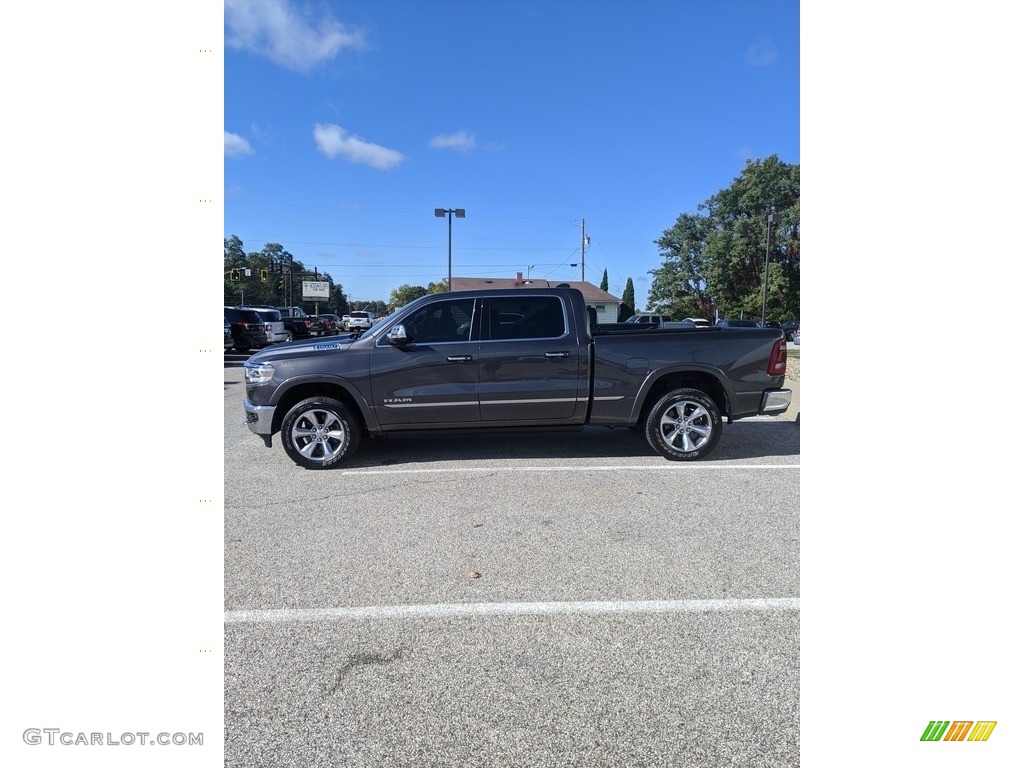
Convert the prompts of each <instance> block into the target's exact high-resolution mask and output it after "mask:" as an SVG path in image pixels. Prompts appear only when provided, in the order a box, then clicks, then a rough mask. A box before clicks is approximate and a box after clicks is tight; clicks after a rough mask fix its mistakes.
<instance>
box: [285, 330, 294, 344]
mask: <svg viewBox="0 0 1024 768" xmlns="http://www.w3.org/2000/svg"><path fill="white" fill-rule="evenodd" d="M284 340H285V342H286V343H287V342H289V341H295V337H294V336H292V332H291V331H285V332H284Z"/></svg>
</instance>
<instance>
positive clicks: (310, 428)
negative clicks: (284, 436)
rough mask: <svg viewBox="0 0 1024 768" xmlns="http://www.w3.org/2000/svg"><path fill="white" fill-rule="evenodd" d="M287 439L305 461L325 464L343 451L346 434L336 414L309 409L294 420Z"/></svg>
mask: <svg viewBox="0 0 1024 768" xmlns="http://www.w3.org/2000/svg"><path fill="white" fill-rule="evenodd" d="M288 438H289V439H290V440H291V442H292V445H293V446H294V447H295V450H296V451H298V453H299V454H301V455H302V456H303V457H305V458H306V459H309V460H311V461H315V462H326V461H329V460H330V459H332V458H334V456H335V455H336V454H337V453H338V452H339V451H344V449H345V444H346V442H347V441H348V433H347V431H346V426H345V423H344V422H343V421H342V420H341V419H339V418H338V415H337V414H336V413H333V412H332V411H329V410H327V409H324V408H310V409H309V410H307V411H305V412H304V413H303V414H302V415H300V416H299V417H298V418H297V419H296V420H295V423H294V424H293V425H292V428H291V432H290V433H289V435H288Z"/></svg>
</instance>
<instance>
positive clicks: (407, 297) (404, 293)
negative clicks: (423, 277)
mask: <svg viewBox="0 0 1024 768" xmlns="http://www.w3.org/2000/svg"><path fill="white" fill-rule="evenodd" d="M427 293H428V291H427V289H426V288H424V287H423V286H422V285H408V284H403V285H400V286H398V287H397V288H395V289H394V290H393V291H391V296H390V298H389V299H388V309H387V311H388V312H394V311H395V310H396V309H398V308H399V307H404V306H405V305H406V304H408V303H409V302H410V301H413V300H415V299H418V298H419V297H420V296H426V295H427Z"/></svg>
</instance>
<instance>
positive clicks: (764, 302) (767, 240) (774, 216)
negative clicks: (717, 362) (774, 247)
mask: <svg viewBox="0 0 1024 768" xmlns="http://www.w3.org/2000/svg"><path fill="white" fill-rule="evenodd" d="M780 221H782V214H779V213H769V214H768V232H767V234H766V235H765V237H764V298H762V299H761V326H762V327H763V326H764V321H765V309H766V308H767V307H768V247H769V245H770V244H771V239H772V224H778V223H779V222H780Z"/></svg>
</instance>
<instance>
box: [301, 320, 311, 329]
mask: <svg viewBox="0 0 1024 768" xmlns="http://www.w3.org/2000/svg"><path fill="white" fill-rule="evenodd" d="M302 322H303V323H305V325H306V327H307V328H312V327H313V321H312V320H303V321H302Z"/></svg>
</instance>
